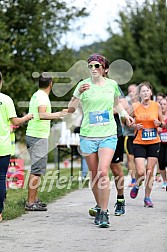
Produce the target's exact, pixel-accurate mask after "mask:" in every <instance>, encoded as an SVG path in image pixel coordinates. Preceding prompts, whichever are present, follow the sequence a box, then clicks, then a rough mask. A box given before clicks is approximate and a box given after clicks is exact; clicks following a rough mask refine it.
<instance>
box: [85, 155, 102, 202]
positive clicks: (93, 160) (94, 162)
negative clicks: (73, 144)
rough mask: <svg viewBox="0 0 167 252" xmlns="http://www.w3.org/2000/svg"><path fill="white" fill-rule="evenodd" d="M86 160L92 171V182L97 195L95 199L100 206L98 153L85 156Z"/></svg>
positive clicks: (94, 192) (94, 193)
mask: <svg viewBox="0 0 167 252" xmlns="http://www.w3.org/2000/svg"><path fill="white" fill-rule="evenodd" d="M85 159H86V162H87V164H88V167H89V172H90V183H91V189H92V192H93V195H94V197H95V201H96V203H97V205H98V206H99V199H98V178H97V169H98V154H97V152H96V153H92V154H90V155H87V156H85Z"/></svg>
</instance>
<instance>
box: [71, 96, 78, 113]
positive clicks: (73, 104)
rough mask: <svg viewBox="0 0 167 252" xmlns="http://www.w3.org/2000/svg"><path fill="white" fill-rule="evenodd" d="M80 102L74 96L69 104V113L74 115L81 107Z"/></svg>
mask: <svg viewBox="0 0 167 252" xmlns="http://www.w3.org/2000/svg"><path fill="white" fill-rule="evenodd" d="M79 102H80V100H79V99H78V98H76V97H75V96H73V97H72V98H71V101H70V102H69V104H68V113H74V112H75V110H76V108H77V107H78V105H79Z"/></svg>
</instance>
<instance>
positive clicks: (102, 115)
mask: <svg viewBox="0 0 167 252" xmlns="http://www.w3.org/2000/svg"><path fill="white" fill-rule="evenodd" d="M109 123H110V119H109V111H104V112H102V111H95V112H89V124H90V126H98V125H105V124H109Z"/></svg>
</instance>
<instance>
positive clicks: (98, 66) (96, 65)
mask: <svg viewBox="0 0 167 252" xmlns="http://www.w3.org/2000/svg"><path fill="white" fill-rule="evenodd" d="M101 66H102V65H101V64H98V63H96V64H90V65H88V68H89V69H91V68H93V67H94V68H100V67H101Z"/></svg>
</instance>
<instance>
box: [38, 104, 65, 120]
mask: <svg viewBox="0 0 167 252" xmlns="http://www.w3.org/2000/svg"><path fill="white" fill-rule="evenodd" d="M38 113H39V119H40V120H54V119H60V118H61V117H63V116H66V115H67V114H68V112H67V111H66V110H63V111H59V112H55V113H48V112H46V106H39V107H38Z"/></svg>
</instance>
